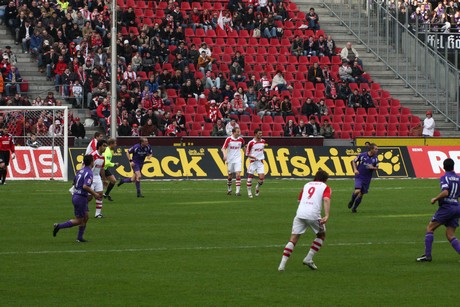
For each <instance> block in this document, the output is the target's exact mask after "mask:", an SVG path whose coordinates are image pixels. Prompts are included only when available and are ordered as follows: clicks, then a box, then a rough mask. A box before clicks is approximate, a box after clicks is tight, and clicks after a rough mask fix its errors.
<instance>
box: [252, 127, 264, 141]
mask: <svg viewBox="0 0 460 307" xmlns="http://www.w3.org/2000/svg"><path fill="white" fill-rule="evenodd" d="M254 137H255V138H256V139H258V140H260V139H261V138H262V130H260V129H259V128H257V129H255V130H254Z"/></svg>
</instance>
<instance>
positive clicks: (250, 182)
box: [246, 163, 254, 198]
mask: <svg viewBox="0 0 460 307" xmlns="http://www.w3.org/2000/svg"><path fill="white" fill-rule="evenodd" d="M251 164H252V163H251ZM252 178H254V174H253V173H252V170H251V165H250V166H249V169H248V180H247V181H246V187H247V188H248V196H249V198H252Z"/></svg>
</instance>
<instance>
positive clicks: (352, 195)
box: [348, 178, 362, 209]
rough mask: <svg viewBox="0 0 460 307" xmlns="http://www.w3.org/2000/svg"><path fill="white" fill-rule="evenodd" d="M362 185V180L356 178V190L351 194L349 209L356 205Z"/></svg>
mask: <svg viewBox="0 0 460 307" xmlns="http://www.w3.org/2000/svg"><path fill="white" fill-rule="evenodd" d="M361 185H362V182H361V179H359V178H355V190H354V191H353V193H352V194H351V200H350V201H349V202H348V209H351V208H352V207H353V205H354V204H355V201H356V197H358V194H359V193H360V192H361Z"/></svg>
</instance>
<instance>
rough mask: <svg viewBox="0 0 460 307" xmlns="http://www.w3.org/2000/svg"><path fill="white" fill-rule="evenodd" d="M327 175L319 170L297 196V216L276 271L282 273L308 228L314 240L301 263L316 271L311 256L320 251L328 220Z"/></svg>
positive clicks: (329, 202)
mask: <svg viewBox="0 0 460 307" xmlns="http://www.w3.org/2000/svg"><path fill="white" fill-rule="evenodd" d="M328 178H329V175H328V174H327V173H326V172H325V171H323V170H321V169H320V170H319V171H318V172H317V173H316V174H315V178H314V179H313V181H311V182H308V183H307V184H305V186H304V187H303V189H302V191H301V192H300V195H299V207H298V208H297V214H296V216H295V218H294V221H293V223H292V232H291V238H290V240H289V242H288V243H287V244H286V246H285V247H284V251H283V258H282V259H281V263H280V265H279V267H278V271H284V268H285V266H286V262H287V261H288V259H289V257H290V256H291V253H292V251H293V250H294V247H295V245H296V244H297V241H298V240H299V238H300V236H301V235H302V234H303V233H305V231H306V230H307V228H310V229H311V230H312V231H313V232H314V233H315V234H316V238H315V240H314V241H313V243H312V245H311V246H310V250H309V252H308V254H307V256H306V257H305V258H304V260H303V263H304V264H305V265H307V266H308V267H309V268H310V269H312V270H317V269H318V268H317V266H316V265H315V263H314V262H313V256H314V255H315V254H316V253H317V252H318V251H319V250H320V248H321V246H322V245H323V242H324V239H325V238H326V225H325V224H326V222H327V220H328V219H329V210H330V206H331V189H330V188H329V186H328V185H327V184H326V182H327V179H328ZM322 206H324V217H321V207H322Z"/></svg>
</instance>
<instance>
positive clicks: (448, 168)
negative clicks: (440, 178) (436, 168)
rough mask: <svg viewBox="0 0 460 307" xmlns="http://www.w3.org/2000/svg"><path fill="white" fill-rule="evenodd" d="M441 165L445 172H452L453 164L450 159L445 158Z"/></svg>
mask: <svg viewBox="0 0 460 307" xmlns="http://www.w3.org/2000/svg"><path fill="white" fill-rule="evenodd" d="M443 165H444V170H445V171H446V172H452V171H453V170H454V165H455V162H454V160H452V159H451V158H447V159H446V160H444V162H443Z"/></svg>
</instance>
